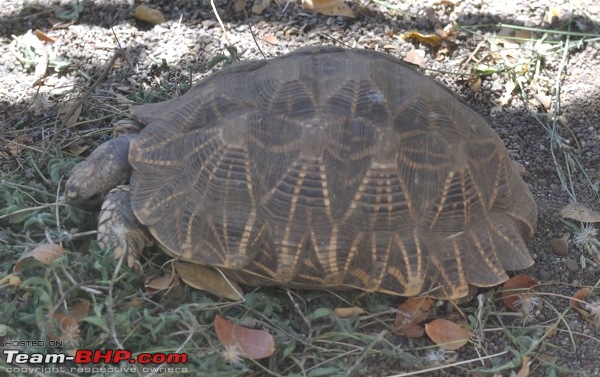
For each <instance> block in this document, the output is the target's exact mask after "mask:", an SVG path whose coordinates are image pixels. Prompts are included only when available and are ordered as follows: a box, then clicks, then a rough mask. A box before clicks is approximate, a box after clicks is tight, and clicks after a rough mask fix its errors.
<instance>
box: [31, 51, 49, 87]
mask: <svg viewBox="0 0 600 377" xmlns="http://www.w3.org/2000/svg"><path fill="white" fill-rule="evenodd" d="M37 48H38V49H41V51H37V50H36V53H40V54H41V55H40V56H39V58H38V60H37V62H36V64H35V72H34V74H33V77H34V78H35V80H34V81H33V83H32V84H31V86H37V85H40V84H41V83H42V80H43V79H44V77H46V71H47V70H48V63H49V59H50V57H49V55H48V49H47V48H46V45H44V44H42V45H41V46H37Z"/></svg>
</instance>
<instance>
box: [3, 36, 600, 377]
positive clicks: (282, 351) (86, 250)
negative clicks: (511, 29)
mask: <svg viewBox="0 0 600 377" xmlns="http://www.w3.org/2000/svg"><path fill="white" fill-rule="evenodd" d="M478 30H479V29H478ZM532 31H535V32H540V33H548V34H546V36H545V37H544V40H547V39H548V38H550V37H552V38H554V39H552V38H550V39H552V43H551V44H550V48H549V49H546V47H547V46H542V45H541V44H536V43H532V44H530V45H524V46H523V47H522V50H523V51H521V53H522V55H523V56H525V57H526V59H524V60H523V61H520V63H519V64H517V65H514V64H507V62H504V61H495V62H493V63H494V64H491V65H490V64H488V68H489V67H494V68H493V71H489V69H487V70H484V69H483V68H482V66H480V65H475V64H474V63H473V64H472V65H469V66H468V67H466V68H465V72H462V73H463V74H464V75H470V74H479V75H488V74H492V73H496V74H501V75H504V77H505V79H506V80H507V81H510V80H515V79H516V78H517V77H518V76H519V72H521V71H520V70H522V69H523V66H524V65H527V66H528V67H530V68H531V69H529V70H528V71H527V73H526V80H525V81H518V83H519V84H520V85H521V86H517V87H516V89H515V92H514V93H513V94H512V95H515V96H520V98H521V99H522V100H523V102H524V104H525V106H526V107H527V108H528V106H529V105H528V98H529V97H530V96H531V94H532V93H530V92H529V91H528V90H529V89H527V87H526V85H525V84H531V83H533V82H538V83H541V84H543V85H547V86H548V85H549V86H550V87H551V88H553V93H554V94H553V95H554V101H555V102H556V103H558V102H559V101H558V100H559V98H560V90H559V89H560V81H559V80H558V79H557V78H556V77H543V76H541V75H540V72H543V70H544V56H545V54H549V53H553V54H561V55H562V57H563V62H562V65H561V70H560V71H562V70H563V68H564V64H565V58H566V56H567V55H568V54H569V53H570V52H571V51H572V50H573V49H574V48H576V46H577V43H576V42H577V41H575V42H574V41H573V40H572V39H575V38H592V37H593V38H596V37H597V36H590V35H580V34H581V33H579V34H577V33H572V32H569V31H568V30H566V31H560V32H556V33H553V32H552V31H548V30H532ZM473 37H474V38H481V39H482V41H484V42H485V43H484V44H483V45H484V46H486V47H489V44H488V43H487V42H489V41H487V39H486V38H487V37H486V36H483V35H479V36H477V35H475V34H474V35H473ZM547 37H548V38H547ZM534 42H536V41H534ZM539 42H541V39H540V40H539ZM486 47H484V48H483V49H481V50H480V51H479V52H478V54H479V55H477V56H475V58H477V59H478V58H482V57H484V56H486V54H488V53H489V49H487V48H486ZM542 47H543V48H544V50H543V53H542V52H541V50H539V49H540V48H542ZM524 50H527V51H524ZM230 54H231V51H230ZM231 55H232V54H231ZM225 57H226V55H222V57H221V58H219V59H221V60H225ZM477 59H476V60H477ZM214 62H217V61H216V60H215V61H214ZM163 68H164V69H173V68H172V67H163ZM174 73H175V76H177V77H178V78H179V82H177V83H175V84H174V85H173V87H177V88H179V87H183V88H187V87H188V86H189V75H188V73H187V72H185V71H176V72H174ZM557 76H558V77H559V76H560V75H557ZM173 87H168V88H167V87H164V88H155V89H153V90H143V89H141V88H140V87H136V88H134V90H133V91H132V92H131V93H129V96H128V98H110V101H109V102H107V103H104V102H103V101H99V100H96V99H95V98H90V99H88V100H86V104H87V105H88V106H87V108H88V109H91V110H88V111H89V112H90V113H87V114H85V116H86V117H87V118H88V119H87V120H84V121H82V122H94V121H100V120H101V121H102V122H103V124H104V125H105V128H101V129H96V130H95V131H94V132H93V133H92V134H91V135H80V134H77V133H73V134H70V135H72V136H70V139H66V138H62V136H61V138H59V139H58V140H57V141H58V143H57V145H56V146H54V145H53V146H49V148H47V149H48V150H49V152H47V151H46V152H44V151H42V150H37V149H34V148H26V150H24V151H23V152H20V155H19V158H20V159H19V161H20V163H19V164H15V166H14V167H13V169H12V171H11V172H8V173H7V174H3V176H2V178H1V180H0V201H1V202H2V203H6V205H5V206H4V207H3V208H2V209H0V249H1V250H2V252H1V253H0V273H1V274H2V275H0V278H2V277H8V276H12V277H13V278H14V277H18V279H17V280H11V281H10V282H9V281H8V280H3V283H2V284H1V285H0V337H1V338H2V339H3V340H44V341H47V340H48V339H49V337H56V335H57V334H56V332H57V331H58V332H60V331H61V330H60V324H58V326H59V327H57V324H56V323H55V320H56V317H55V314H56V313H68V311H69V309H70V308H73V307H74V306H75V305H77V304H78V303H81V302H82V301H83V302H85V301H88V302H89V303H90V308H89V312H88V313H87V315H86V316H85V317H84V318H82V319H80V321H79V323H78V326H77V330H78V332H77V333H72V334H64V333H61V334H58V335H60V336H62V337H63V338H64V339H67V340H68V343H69V344H68V347H66V346H65V345H67V341H65V345H63V347H50V346H45V347H29V346H25V347H23V348H22V351H23V352H29V353H31V352H41V353H46V352H63V351H65V350H68V349H73V348H80V349H81V348H88V349H115V348H125V349H129V350H131V351H132V352H134V354H139V353H154V352H165V353H186V354H187V355H188V363H187V364H186V365H185V367H186V368H187V369H188V370H189V371H190V372H193V373H194V374H198V375H210V376H214V377H216V376H227V377H229V376H308V377H318V376H363V375H365V374H367V373H369V372H373V371H378V370H385V371H386V373H390V374H394V373H402V372H406V371H419V370H424V369H427V368H444V367H446V366H447V365H448V364H453V363H460V362H465V361H472V362H470V363H469V364H462V365H459V366H457V367H456V368H458V369H455V371H458V372H453V373H467V370H468V371H469V372H473V371H475V370H477V371H479V372H481V373H482V374H485V375H493V374H494V373H502V374H503V375H508V374H509V373H510V375H516V372H518V371H519V369H520V368H521V367H522V364H523V360H524V358H525V357H531V358H532V359H533V360H534V364H533V365H535V368H543V369H544V370H545V371H544V375H547V376H557V375H561V374H567V373H576V372H579V371H568V370H566V369H565V368H564V367H563V366H561V365H562V363H561V360H560V358H559V357H557V356H556V355H557V354H568V355H572V356H573V357H576V356H577V348H576V345H575V342H574V339H575V338H577V337H586V336H588V337H594V335H586V334H579V333H577V332H576V331H575V330H573V329H572V328H571V326H570V325H569V321H570V319H572V318H573V317H572V315H573V313H572V311H569V309H568V297H560V296H557V295H555V294H553V293H552V291H553V289H554V287H553V286H551V285H548V286H543V287H542V288H541V289H540V291H539V297H540V302H541V303H540V304H539V305H540V306H539V308H545V309H546V311H547V312H549V313H551V314H552V316H551V317H550V318H545V319H544V320H543V321H541V320H538V319H537V317H536V315H537V314H536V313H537V312H536V309H535V308H534V310H533V311H532V312H531V313H529V314H527V315H523V314H520V313H513V312H509V311H508V309H506V308H505V307H504V306H503V304H502V302H501V300H500V299H499V294H498V293H497V291H495V290H493V289H492V290H488V291H487V293H486V294H485V296H482V301H481V303H480V304H478V302H474V303H471V304H469V305H468V306H467V307H465V308H463V309H462V311H460V312H458V311H455V312H454V313H453V314H448V313H446V311H445V310H443V307H442V305H438V306H437V307H436V310H434V312H433V313H432V315H431V316H430V319H431V318H435V317H438V316H443V317H450V318H452V319H455V320H457V321H464V322H466V323H467V325H468V327H469V329H470V330H471V332H472V338H471V340H470V343H469V345H468V346H467V347H469V350H470V351H469V352H466V353H464V354H459V353H453V352H440V351H439V349H438V348H437V347H435V346H433V345H432V343H431V342H430V341H428V340H426V339H415V340H406V339H404V338H401V337H399V336H397V335H394V334H393V332H392V329H391V325H392V323H393V321H394V317H395V315H396V313H395V311H394V309H395V308H397V307H398V303H399V300H398V298H395V297H389V296H385V295H380V294H365V293H356V292H341V293H339V292H338V293H334V292H319V291H310V292H305V291H295V290H285V289H280V288H261V289H252V288H248V287H246V290H245V292H246V293H245V295H244V301H243V302H239V303H232V302H228V301H225V300H222V299H219V298H217V297H214V296H212V295H210V294H206V293H203V292H200V291H197V290H194V289H192V288H190V287H187V286H184V285H183V284H180V285H178V286H176V287H173V288H172V289H171V290H167V291H163V292H158V293H151V292H150V291H149V290H148V289H147V288H146V283H147V282H148V281H150V280H151V279H152V278H154V277H156V276H159V275H161V274H163V273H166V272H168V265H165V262H166V261H167V258H166V256H164V255H162V254H161V253H160V252H159V251H158V250H157V249H156V248H154V249H152V250H149V251H148V253H147V255H145V258H144V259H143V263H144V269H143V272H135V271H133V270H130V269H129V268H127V267H125V266H123V264H122V263H119V261H117V260H115V259H114V258H113V256H112V253H111V251H110V250H103V249H101V248H99V247H98V245H97V244H96V242H95V241H94V239H95V236H94V234H93V230H94V229H95V218H94V214H92V213H86V212H82V211H78V210H75V209H72V208H69V207H68V206H66V205H65V204H64V201H63V200H62V198H61V195H62V189H63V187H64V182H65V179H66V177H67V176H68V172H69V171H70V169H71V168H72V167H73V166H74V164H75V163H76V162H78V161H79V160H80V159H81V158H80V157H76V156H74V155H72V154H71V153H69V152H67V151H68V150H70V149H69V148H70V146H72V145H85V144H90V145H96V144H98V142H99V138H100V137H99V136H98V135H99V134H106V133H108V132H109V128H108V125H107V122H108V121H109V120H115V119H118V118H121V117H122V116H123V115H124V114H126V111H125V105H126V104H128V103H143V102H153V101H155V100H156V99H164V98H168V97H169V94H168V93H170V92H172V91H173ZM81 91H82V92H83V91H84V90H83V89H81ZM98 93H100V94H96V95H97V96H100V95H109V92H106V93H104V92H98ZM100 103H102V105H100ZM558 110H559V109H557V111H558ZM91 113H94V115H93V116H92V115H91ZM96 113H97V114H96ZM98 114H99V115H98ZM530 114H531V115H532V116H534V117H535V118H536V119H537V121H538V122H539V123H540V126H542V127H544V129H545V130H547V132H548V135H549V139H550V140H551V143H550V144H551V145H550V147H551V148H552V156H554V161H553V162H554V166H555V169H556V171H557V175H558V176H559V177H560V179H561V182H563V188H564V189H565V190H566V191H567V192H568V193H569V196H570V197H572V198H574V199H575V198H577V193H576V192H574V189H573V184H572V175H573V169H579V170H580V171H582V172H583V174H585V172H584V170H583V168H582V166H583V165H582V164H581V162H580V161H579V160H578V154H577V153H576V152H577V151H576V150H574V149H573V148H572V147H566V144H565V143H564V140H565V139H566V138H568V137H569V133H568V131H564V130H562V129H561V128H560V127H558V123H557V122H558V118H557V117H552V116H549V115H547V114H540V113H538V112H537V111H533V110H531V111H530ZM24 117H25V114H21V115H17V116H16V118H15V119H14V125H15V130H14V131H12V132H15V133H21V132H22V133H27V132H37V131H35V130H34V129H26V128H25V124H27V122H26V121H25V120H24ZM90 118H93V119H90ZM60 121H61V119H57V121H56V122H57V123H55V124H53V126H56V125H57V124H58V123H59V122H60ZM6 136H7V134H3V137H6ZM11 136H12V135H11ZM104 137H106V136H105V135H104ZM53 148H55V149H53ZM48 153H49V155H48ZM590 184H591V183H590ZM592 191H593V192H594V193H595V195H598V191H597V189H596V188H594V187H593V185H592ZM47 243H61V244H62V245H63V247H64V249H65V253H64V254H63V255H62V256H61V257H59V258H57V259H55V260H54V261H53V262H51V263H50V264H49V265H44V264H41V263H39V262H37V261H34V260H29V261H27V263H24V267H23V269H22V270H21V271H19V272H18V273H13V272H12V271H13V267H14V266H15V264H16V263H17V261H18V260H19V258H20V257H21V256H22V255H24V254H25V253H27V252H28V251H30V250H32V249H34V248H35V247H36V246H38V245H40V244H47ZM348 306H359V307H361V308H363V309H364V310H365V314H363V315H361V316H355V317H352V318H346V319H342V318H338V317H337V316H336V315H335V313H334V310H335V309H336V308H339V307H348ZM217 314H219V315H221V316H223V317H225V318H227V319H229V320H231V321H233V322H236V323H239V324H241V325H243V326H246V327H251V328H259V329H264V330H267V331H268V332H269V333H271V334H272V335H273V336H274V337H275V343H276V349H275V353H274V354H273V356H271V357H270V358H268V359H264V360H259V361H253V360H243V361H242V362H241V364H235V363H230V362H228V361H227V360H226V358H224V356H223V350H224V348H223V346H222V345H221V344H220V343H219V341H218V339H217V337H216V334H215V330H214V326H213V321H214V318H215V316H216V315H217ZM555 331H557V332H558V333H559V334H561V335H560V336H559V337H558V338H560V337H562V336H564V335H566V336H567V337H568V338H569V342H568V343H567V345H566V346H565V345H563V344H561V343H560V342H559V341H558V340H557V337H555V336H554V332H555ZM490 337H496V338H498V339H503V340H504V341H506V342H507V344H508V345H509V346H508V349H507V350H506V351H507V352H505V353H503V354H502V355H496V356H493V357H492V358H490V359H488V360H486V362H485V363H483V362H479V361H477V358H485V357H487V356H489V354H488V353H486V346H485V342H486V339H488V340H489V339H490ZM593 340H594V342H595V343H596V344H598V343H600V340H598V339H597V337H594V338H593ZM542 355H543V356H544V357H542ZM459 356H460V358H459ZM466 357H472V358H473V360H469V359H467V358H466ZM2 360H4V359H2ZM2 360H0V372H5V373H6V369H7V368H9V367H11V366H10V365H6V364H5V363H4V364H2V363H3V361H2ZM138 367H139V369H138V373H137V375H151V373H147V372H144V371H142V370H141V366H139V365H138ZM13 374H14V375H22V376H25V375H30V374H29V373H20V374H19V373H13ZM42 374H43V373H37V375H42ZM92 374H93V373H92ZM63 375H69V374H68V373H66V372H65V373H64V374H63ZM71 375H77V373H72V374H71ZM97 375H104V374H102V373H99V374H97ZM114 375H115V376H120V375H123V376H129V375H131V373H126V372H123V373H121V372H117V373H115V374H114ZM158 375H169V373H168V372H167V373H158Z"/></svg>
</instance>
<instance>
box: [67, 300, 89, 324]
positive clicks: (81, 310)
mask: <svg viewBox="0 0 600 377" xmlns="http://www.w3.org/2000/svg"><path fill="white" fill-rule="evenodd" d="M89 311H90V302H89V300H81V301H79V303H78V304H77V305H75V306H72V307H70V308H69V314H70V315H71V316H73V317H74V318H75V319H76V320H77V322H79V321H81V320H82V319H84V318H85V317H87V315H88V312H89Z"/></svg>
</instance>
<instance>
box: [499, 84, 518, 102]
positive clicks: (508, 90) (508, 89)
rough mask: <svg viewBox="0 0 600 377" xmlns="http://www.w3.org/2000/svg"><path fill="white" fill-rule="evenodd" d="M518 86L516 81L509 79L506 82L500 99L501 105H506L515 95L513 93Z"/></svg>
mask: <svg viewBox="0 0 600 377" xmlns="http://www.w3.org/2000/svg"><path fill="white" fill-rule="evenodd" d="M516 87H517V84H515V82H514V81H512V80H509V81H507V82H506V84H505V85H504V94H503V95H502V97H500V99H499V100H498V101H499V105H500V106H501V107H502V106H505V105H506V104H507V103H508V101H510V99H511V98H512V97H513V95H512V93H513V90H515V88H516Z"/></svg>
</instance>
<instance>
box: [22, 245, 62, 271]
mask: <svg viewBox="0 0 600 377" xmlns="http://www.w3.org/2000/svg"><path fill="white" fill-rule="evenodd" d="M64 252H65V250H64V249H63V247H62V246H60V245H57V244H42V245H39V246H38V247H36V248H35V249H33V250H31V251H30V252H28V253H27V254H25V255H23V256H22V257H21V258H19V260H18V261H17V264H15V267H14V269H13V271H14V272H19V271H21V267H22V266H23V263H25V260H26V259H29V258H34V259H36V260H37V261H39V262H41V263H43V264H45V265H49V264H50V263H51V262H52V261H53V260H55V259H56V258H58V257H60V256H61V255H63V253H64Z"/></svg>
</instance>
